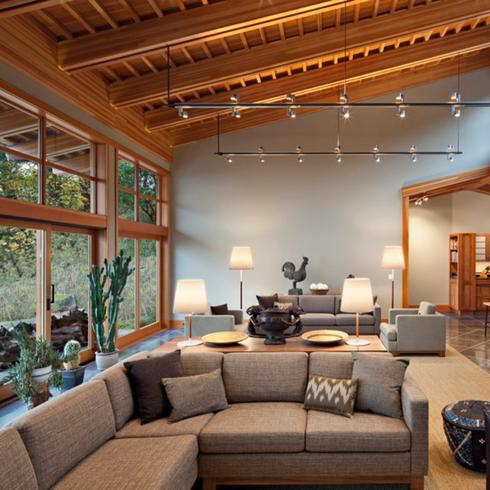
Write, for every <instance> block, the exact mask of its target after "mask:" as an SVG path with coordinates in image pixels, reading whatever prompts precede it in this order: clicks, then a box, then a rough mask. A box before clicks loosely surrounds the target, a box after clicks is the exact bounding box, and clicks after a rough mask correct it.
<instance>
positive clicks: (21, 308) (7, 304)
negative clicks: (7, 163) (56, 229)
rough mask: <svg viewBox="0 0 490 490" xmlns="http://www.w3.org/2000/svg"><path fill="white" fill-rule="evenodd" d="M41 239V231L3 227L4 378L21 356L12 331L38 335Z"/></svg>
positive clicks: (0, 344) (0, 325) (0, 317)
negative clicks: (39, 244)
mask: <svg viewBox="0 0 490 490" xmlns="http://www.w3.org/2000/svg"><path fill="white" fill-rule="evenodd" d="M40 239H41V232H40V231H37V230H33V229H30V228H16V227H12V226H2V225H0V378H2V377H4V376H5V375H6V374H7V369H8V367H9V366H10V365H11V364H12V363H14V362H15V361H16V360H17V358H18V356H19V349H18V346H17V341H16V340H15V339H14V338H13V336H12V329H13V328H16V327H17V326H20V327H22V325H23V326H24V327H25V328H27V329H28V330H29V331H31V332H32V334H33V335H35V333H36V323H37V322H36V315H37V298H38V281H40V274H39V275H38V272H37V271H38V267H37V247H38V240H40Z"/></svg>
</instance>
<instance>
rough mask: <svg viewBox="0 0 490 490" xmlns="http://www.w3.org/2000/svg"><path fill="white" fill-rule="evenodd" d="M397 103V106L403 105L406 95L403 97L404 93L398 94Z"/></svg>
mask: <svg viewBox="0 0 490 490" xmlns="http://www.w3.org/2000/svg"><path fill="white" fill-rule="evenodd" d="M395 102H396V103H397V104H403V103H404V102H405V95H403V93H402V92H400V93H398V94H397V96H396V97H395Z"/></svg>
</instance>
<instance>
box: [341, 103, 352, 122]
mask: <svg viewBox="0 0 490 490" xmlns="http://www.w3.org/2000/svg"><path fill="white" fill-rule="evenodd" d="M340 114H341V116H342V118H343V119H349V118H350V111H349V108H348V107H347V106H345V107H341V108H340Z"/></svg>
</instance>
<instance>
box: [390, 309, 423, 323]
mask: <svg viewBox="0 0 490 490" xmlns="http://www.w3.org/2000/svg"><path fill="white" fill-rule="evenodd" d="M418 312H419V310H418V308H390V309H389V310H388V319H389V322H390V324H391V325H394V324H395V323H396V317H397V315H416V314H417V313H418Z"/></svg>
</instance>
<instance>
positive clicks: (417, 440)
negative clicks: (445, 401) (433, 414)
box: [401, 376, 429, 475]
mask: <svg viewBox="0 0 490 490" xmlns="http://www.w3.org/2000/svg"><path fill="white" fill-rule="evenodd" d="M401 399H402V410H403V419H404V420H405V423H406V424H407V427H408V428H409V429H410V432H411V434H412V438H411V439H412V445H411V449H410V455H411V473H412V475H426V474H427V472H428V467H429V400H428V399H427V397H426V396H425V395H424V393H423V392H422V391H421V389H420V388H419V387H418V386H417V384H416V383H415V381H413V380H412V379H411V378H410V376H408V377H406V378H405V381H404V382H403V385H402V390H401Z"/></svg>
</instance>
